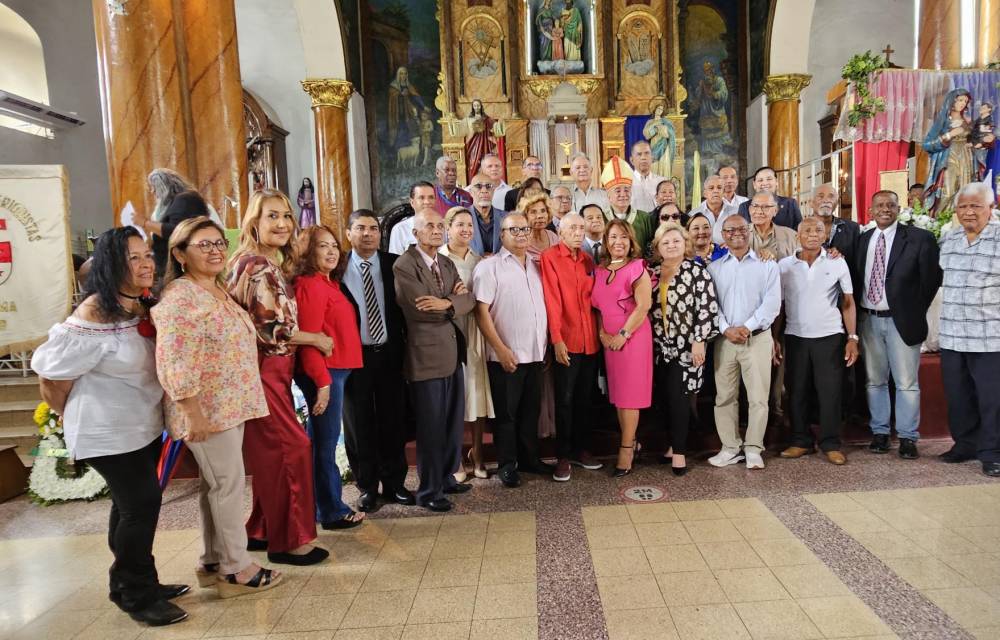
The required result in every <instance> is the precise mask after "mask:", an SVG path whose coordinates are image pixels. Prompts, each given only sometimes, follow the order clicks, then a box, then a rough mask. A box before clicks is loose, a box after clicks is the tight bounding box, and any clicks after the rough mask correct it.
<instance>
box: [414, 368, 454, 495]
mask: <svg viewBox="0 0 1000 640" xmlns="http://www.w3.org/2000/svg"><path fill="white" fill-rule="evenodd" d="M410 400H411V402H412V403H413V412H414V413H415V414H416V420H417V474H418V475H419V476H420V487H419V489H417V504H427V503H428V502H430V501H431V500H439V499H441V498H443V497H444V490H445V489H446V488H448V487H452V486H455V484H457V483H456V482H455V476H454V475H452V472H453V471H454V470H455V469H457V468H458V463H459V462H460V461H461V459H462V435H463V433H464V430H465V373H464V372H463V370H462V366H461V365H459V366H458V367H456V368H455V372H454V373H452V374H451V375H450V376H448V377H447V378H434V379H432V380H421V381H420V382H411V383H410Z"/></svg>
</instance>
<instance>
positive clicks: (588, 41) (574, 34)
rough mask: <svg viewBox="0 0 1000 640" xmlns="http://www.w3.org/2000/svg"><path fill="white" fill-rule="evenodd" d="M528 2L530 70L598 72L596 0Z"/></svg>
mask: <svg viewBox="0 0 1000 640" xmlns="http://www.w3.org/2000/svg"><path fill="white" fill-rule="evenodd" d="M525 1H526V4H527V12H526V14H525V15H526V22H527V24H526V34H527V36H526V43H525V44H526V45H527V49H528V50H527V55H526V56H525V59H526V60H527V62H528V73H529V74H540V75H569V74H581V73H584V74H587V73H594V68H595V62H594V61H595V51H594V42H595V35H596V34H595V33H594V28H595V17H594V13H595V7H594V0H525Z"/></svg>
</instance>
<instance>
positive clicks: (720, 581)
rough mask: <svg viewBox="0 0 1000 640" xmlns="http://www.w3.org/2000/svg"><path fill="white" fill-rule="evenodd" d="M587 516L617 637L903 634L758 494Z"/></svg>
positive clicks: (589, 510)
mask: <svg viewBox="0 0 1000 640" xmlns="http://www.w3.org/2000/svg"><path fill="white" fill-rule="evenodd" d="M583 519H584V522H585V524H586V528H587V538H588V540H589V543H590V552H591V554H592V557H593V562H594V570H595V573H596V574H597V583H598V586H599V588H600V592H601V602H602V604H603V607H604V615H605V618H606V620H607V627H608V636H609V638H611V640H618V639H622V640H624V639H629V640H640V639H642V640H645V639H649V640H653V639H654V638H655V639H665V638H671V639H678V640H731V639H732V640H735V639H737V638H746V639H748V640H749V639H750V638H753V639H754V640H758V639H764V638H768V639H775V640H777V639H779V638H787V639H789V640H806V639H809V638H880V639H881V638H895V637H896V636H895V635H894V634H893V633H892V631H891V630H890V629H889V628H888V627H887V626H886V625H885V624H884V623H883V622H882V621H881V620H879V618H878V616H876V615H875V614H874V613H873V612H872V611H871V610H870V609H869V608H868V607H867V606H866V605H865V604H864V603H863V602H861V600H859V599H858V598H857V596H855V595H853V594H852V593H851V591H850V590H849V589H848V588H847V587H846V586H845V585H844V584H843V583H842V582H841V581H840V580H839V579H838V578H837V577H836V576H835V575H834V574H833V573H832V572H831V571H830V570H829V569H827V568H826V567H825V566H823V564H822V563H821V562H820V561H819V559H818V558H817V557H816V556H815V555H813V553H812V552H811V551H810V550H809V548H808V547H806V546H805V545H804V544H803V543H802V542H801V541H799V540H798V539H796V537H795V535H794V534H792V532H791V531H789V530H788V528H787V527H785V525H784V524H782V522H781V521H780V520H779V519H778V518H776V517H775V516H774V515H773V514H772V513H771V511H770V510H769V509H768V508H767V507H766V506H764V504H763V503H762V502H760V501H759V500H757V499H755V498H745V499H733V500H714V501H713V500H698V501H690V502H674V503H669V502H665V503H658V504H635V505H628V506H625V505H615V506H606V507H585V508H584V510H583Z"/></svg>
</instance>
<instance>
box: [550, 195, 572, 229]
mask: <svg viewBox="0 0 1000 640" xmlns="http://www.w3.org/2000/svg"><path fill="white" fill-rule="evenodd" d="M552 199H553V200H555V203H556V213H555V215H554V216H552V222H550V223H549V229H551V230H552V231H554V232H555V233H559V223H560V222H562V219H563V216H564V215H566V214H567V213H570V212H571V211H573V194H572V192H570V190H569V187H564V186H562V185H559V186H558V187H555V188H553V189H552Z"/></svg>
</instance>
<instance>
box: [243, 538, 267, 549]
mask: <svg viewBox="0 0 1000 640" xmlns="http://www.w3.org/2000/svg"><path fill="white" fill-rule="evenodd" d="M247 551H267V540H261V539H260V538H247Z"/></svg>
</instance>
